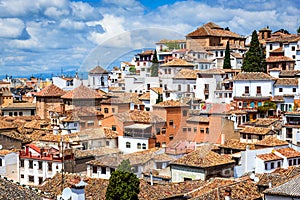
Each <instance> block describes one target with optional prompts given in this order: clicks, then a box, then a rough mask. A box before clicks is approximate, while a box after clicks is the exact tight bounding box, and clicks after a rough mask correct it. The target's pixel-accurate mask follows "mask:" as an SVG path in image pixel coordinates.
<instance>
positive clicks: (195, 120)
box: [186, 116, 209, 123]
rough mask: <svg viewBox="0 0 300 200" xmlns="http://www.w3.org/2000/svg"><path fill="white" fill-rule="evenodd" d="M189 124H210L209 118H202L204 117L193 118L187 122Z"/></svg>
mask: <svg viewBox="0 0 300 200" xmlns="http://www.w3.org/2000/svg"><path fill="white" fill-rule="evenodd" d="M186 121H187V122H197V123H199V122H202V123H209V118H208V117H202V116H192V117H190V118H188V119H187V120H186Z"/></svg>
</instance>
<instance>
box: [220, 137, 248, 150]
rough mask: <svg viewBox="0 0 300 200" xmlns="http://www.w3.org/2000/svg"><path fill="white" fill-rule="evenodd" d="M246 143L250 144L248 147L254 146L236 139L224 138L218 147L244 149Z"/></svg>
mask: <svg viewBox="0 0 300 200" xmlns="http://www.w3.org/2000/svg"><path fill="white" fill-rule="evenodd" d="M247 145H249V146H250V148H252V149H253V148H254V147H253V145H251V144H247V143H242V142H240V140H238V139H230V140H226V141H225V143H224V144H221V145H220V147H223V148H230V149H237V150H241V151H242V150H246V147H247Z"/></svg>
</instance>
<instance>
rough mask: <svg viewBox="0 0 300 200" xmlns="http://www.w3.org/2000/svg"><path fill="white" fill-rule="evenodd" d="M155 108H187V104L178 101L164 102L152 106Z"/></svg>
mask: <svg viewBox="0 0 300 200" xmlns="http://www.w3.org/2000/svg"><path fill="white" fill-rule="evenodd" d="M154 106H155V107H187V106H188V105H187V104H184V103H181V102H180V101H179V100H173V99H171V100H166V101H163V102H160V103H158V104H155V105H154Z"/></svg>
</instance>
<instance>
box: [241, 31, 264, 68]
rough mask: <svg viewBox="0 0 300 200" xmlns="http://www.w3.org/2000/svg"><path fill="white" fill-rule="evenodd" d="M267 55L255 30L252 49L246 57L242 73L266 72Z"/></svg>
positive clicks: (251, 44)
mask: <svg viewBox="0 0 300 200" xmlns="http://www.w3.org/2000/svg"><path fill="white" fill-rule="evenodd" d="M265 65H266V64H265V55H264V53H263V50H262V48H261V46H260V44H259V40H258V36H257V33H256V31H255V30H254V31H253V33H252V39H251V42H250V48H249V50H248V52H247V53H246V55H245V58H244V61H243V66H242V71H244V72H266V66H265Z"/></svg>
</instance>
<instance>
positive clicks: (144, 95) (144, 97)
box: [139, 92, 150, 101]
mask: <svg viewBox="0 0 300 200" xmlns="http://www.w3.org/2000/svg"><path fill="white" fill-rule="evenodd" d="M139 100H141V101H142V100H145V101H149V100H150V92H145V93H144V94H142V95H141V96H140V97H139Z"/></svg>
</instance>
